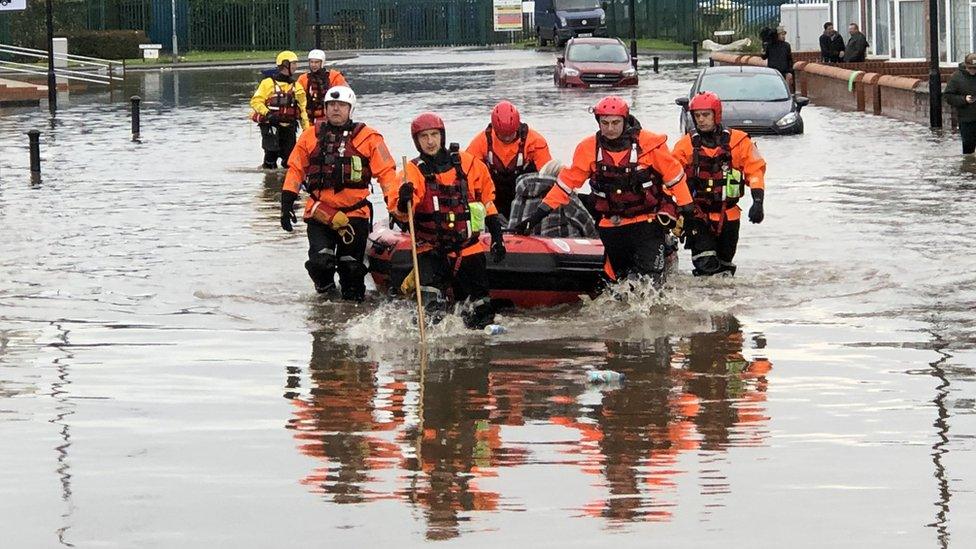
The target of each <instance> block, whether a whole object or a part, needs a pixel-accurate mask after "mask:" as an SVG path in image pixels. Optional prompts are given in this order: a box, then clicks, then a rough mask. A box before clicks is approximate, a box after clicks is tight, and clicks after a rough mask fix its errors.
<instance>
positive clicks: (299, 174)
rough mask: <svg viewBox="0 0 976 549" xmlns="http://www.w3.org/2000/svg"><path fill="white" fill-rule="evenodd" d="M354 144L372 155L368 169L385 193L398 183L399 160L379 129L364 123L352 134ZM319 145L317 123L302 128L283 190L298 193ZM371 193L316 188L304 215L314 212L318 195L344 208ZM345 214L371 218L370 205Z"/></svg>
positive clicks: (331, 205)
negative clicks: (392, 154) (397, 164)
mask: <svg viewBox="0 0 976 549" xmlns="http://www.w3.org/2000/svg"><path fill="white" fill-rule="evenodd" d="M351 145H352V147H353V148H354V149H355V150H356V152H357V153H358V154H359V155H360V156H363V157H365V158H368V159H369V169H370V171H371V172H372V176H373V177H374V178H375V179H376V180H377V181H378V182H379V184H380V187H381V188H382V189H383V192H384V193H386V192H387V189H389V188H391V187H392V188H395V187H396V183H397V179H396V177H397V176H396V162H395V161H394V160H393V156H391V155H390V150H389V149H388V148H387V146H386V142H385V141H384V140H383V136H382V135H380V133H379V132H377V131H376V130H374V129H373V128H370V127H369V126H365V127H364V128H363V129H362V130H360V131H359V133H358V134H356V135H355V137H353V138H352V140H351ZM318 146H319V137H318V132H317V131H316V126H311V127H310V128H308V129H307V130H305V131H303V132H302V135H301V137H299V138H298V142H297V143H295V148H294V150H292V153H291V156H290V157H288V175H286V176H285V183H284V185H282V187H281V188H282V189H283V190H286V191H291V192H293V193H298V190H299V188H300V187H301V184H302V181H304V180H305V175H306V172H307V170H308V166H309V164H310V163H311V158H312V156H313V155H314V153H315V149H316V148H318ZM369 193H370V189H369V188H366V189H342V190H340V191H339V192H338V193H337V192H335V190H334V189H322V190H319V191H316V192H314V193H313V194H314V196H310V197H309V199H308V200H307V201H306V202H305V217H306V218H308V217H309V216H310V215H311V209H312V204H313V203H314V200H315V199H318V200H321V201H322V203H323V204H325V205H327V206H330V207H332V208H336V209H340V210H341V209H343V208H348V207H350V206H353V205H355V204H356V203H358V202H360V201H362V200H364V199H368V198H369ZM346 215H347V216H349V217H363V218H366V219H369V217H370V211H369V207H368V206H361V207H359V208H357V209H355V210H352V211H349V212H346Z"/></svg>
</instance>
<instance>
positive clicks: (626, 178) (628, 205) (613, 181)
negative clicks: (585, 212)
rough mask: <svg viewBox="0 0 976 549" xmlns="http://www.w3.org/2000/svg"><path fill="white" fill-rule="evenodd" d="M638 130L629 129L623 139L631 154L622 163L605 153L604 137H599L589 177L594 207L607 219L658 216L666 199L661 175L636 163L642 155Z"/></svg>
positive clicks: (597, 136)
mask: <svg viewBox="0 0 976 549" xmlns="http://www.w3.org/2000/svg"><path fill="white" fill-rule="evenodd" d="M639 131H640V130H630V131H627V132H626V133H625V134H624V136H622V138H623V139H625V140H626V143H627V148H629V149H630V154H629V155H628V156H625V157H624V158H623V159H622V161H621V163H620V164H616V163H614V161H613V159H612V158H611V157H610V155H609V154H605V149H604V140H603V137H602V136H601V134H599V133H597V134H596V140H595V142H596V171H595V173H594V174H593V175H592V176H591V177H590V186H591V187H592V188H593V206H594V208H595V209H596V211H597V212H599V213H600V214H602V215H603V216H605V217H612V216H617V217H635V216H638V215H642V214H655V213H657V211H658V208H659V206H660V205H661V204H662V203H663V202H664V201H665V200H666V197H665V195H664V191H663V190H662V188H663V182H664V179H663V178H662V177H661V174H659V173H658V172H657V170H655V169H654V168H651V167H646V168H641V167H640V165H639V164H638V162H637V159H638V158H640V155H641V152H642V151H641V149H640V144H639V140H638V136H639V133H638V132H639Z"/></svg>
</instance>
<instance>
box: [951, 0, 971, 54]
mask: <svg viewBox="0 0 976 549" xmlns="http://www.w3.org/2000/svg"><path fill="white" fill-rule="evenodd" d="M969 1H970V0H949V2H950V8H949V9H950V10H951V15H950V21H952V59H953V60H954V61H962V60H963V58H965V57H966V54H967V53H969V51H970V49H969V48H970V45H971V44H970V42H971V41H972V38H971V35H970V30H969Z"/></svg>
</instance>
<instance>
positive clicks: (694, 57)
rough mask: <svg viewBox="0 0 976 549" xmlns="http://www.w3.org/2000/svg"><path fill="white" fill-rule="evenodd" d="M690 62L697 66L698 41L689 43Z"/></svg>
mask: <svg viewBox="0 0 976 549" xmlns="http://www.w3.org/2000/svg"><path fill="white" fill-rule="evenodd" d="M691 62H692V64H694V65H695V66H696V67H697V66H698V40H692V41H691Z"/></svg>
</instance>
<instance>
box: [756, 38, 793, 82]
mask: <svg viewBox="0 0 976 549" xmlns="http://www.w3.org/2000/svg"><path fill="white" fill-rule="evenodd" d="M765 34H766V36H765V37H764V39H763V50H762V56H761V57H762V58H763V59H765V60H766V66H767V67H769V68H772V69H776V70H778V71H779V72H781V73H782V74H783V77H784V78H786V83H787V84H788V85H789V86H790V90H793V49H792V48H790V43H789V42H787V41H786V29H785V28H783V27H779V28H777V29H776V35H775V37H773V36H769V35H770V34H771V33H765ZM766 38H768V40H767V39H766Z"/></svg>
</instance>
